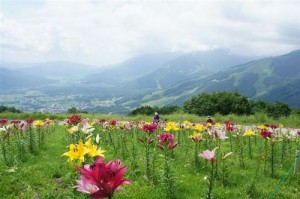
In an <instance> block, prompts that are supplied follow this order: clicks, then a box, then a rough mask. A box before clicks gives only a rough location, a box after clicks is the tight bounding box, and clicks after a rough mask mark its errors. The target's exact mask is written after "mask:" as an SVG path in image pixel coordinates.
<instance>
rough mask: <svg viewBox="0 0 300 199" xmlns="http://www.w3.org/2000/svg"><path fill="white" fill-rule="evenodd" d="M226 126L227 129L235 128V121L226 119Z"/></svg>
mask: <svg viewBox="0 0 300 199" xmlns="http://www.w3.org/2000/svg"><path fill="white" fill-rule="evenodd" d="M225 126H226V130H227V131H230V132H231V131H233V129H234V123H233V122H230V121H225Z"/></svg>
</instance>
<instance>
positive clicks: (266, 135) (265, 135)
mask: <svg viewBox="0 0 300 199" xmlns="http://www.w3.org/2000/svg"><path fill="white" fill-rule="evenodd" d="M260 135H261V136H262V137H263V138H272V137H274V134H273V133H271V132H269V131H266V130H262V131H261V132H260Z"/></svg>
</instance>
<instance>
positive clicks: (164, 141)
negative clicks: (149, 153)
mask: <svg viewBox="0 0 300 199" xmlns="http://www.w3.org/2000/svg"><path fill="white" fill-rule="evenodd" d="M157 138H158V140H159V147H160V148H161V149H165V148H166V147H168V148H169V149H174V148H175V147H176V146H177V143H174V140H175V136H174V135H173V134H171V133H166V132H164V133H162V134H160V135H158V136H157Z"/></svg>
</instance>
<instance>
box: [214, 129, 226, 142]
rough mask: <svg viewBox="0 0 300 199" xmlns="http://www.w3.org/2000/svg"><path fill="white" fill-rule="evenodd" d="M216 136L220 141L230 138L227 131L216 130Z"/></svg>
mask: <svg viewBox="0 0 300 199" xmlns="http://www.w3.org/2000/svg"><path fill="white" fill-rule="evenodd" d="M215 134H216V135H217V136H218V138H219V139H220V140H225V139H227V138H228V137H227V136H226V132H225V131H220V130H216V132H215Z"/></svg>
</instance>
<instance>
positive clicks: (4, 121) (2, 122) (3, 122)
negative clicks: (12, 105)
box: [0, 119, 8, 125]
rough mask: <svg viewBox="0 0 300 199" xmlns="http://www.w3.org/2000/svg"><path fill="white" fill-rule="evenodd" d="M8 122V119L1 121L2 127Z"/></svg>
mask: <svg viewBox="0 0 300 199" xmlns="http://www.w3.org/2000/svg"><path fill="white" fill-rule="evenodd" d="M7 122H8V119H0V125H5V124H6V123H7Z"/></svg>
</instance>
